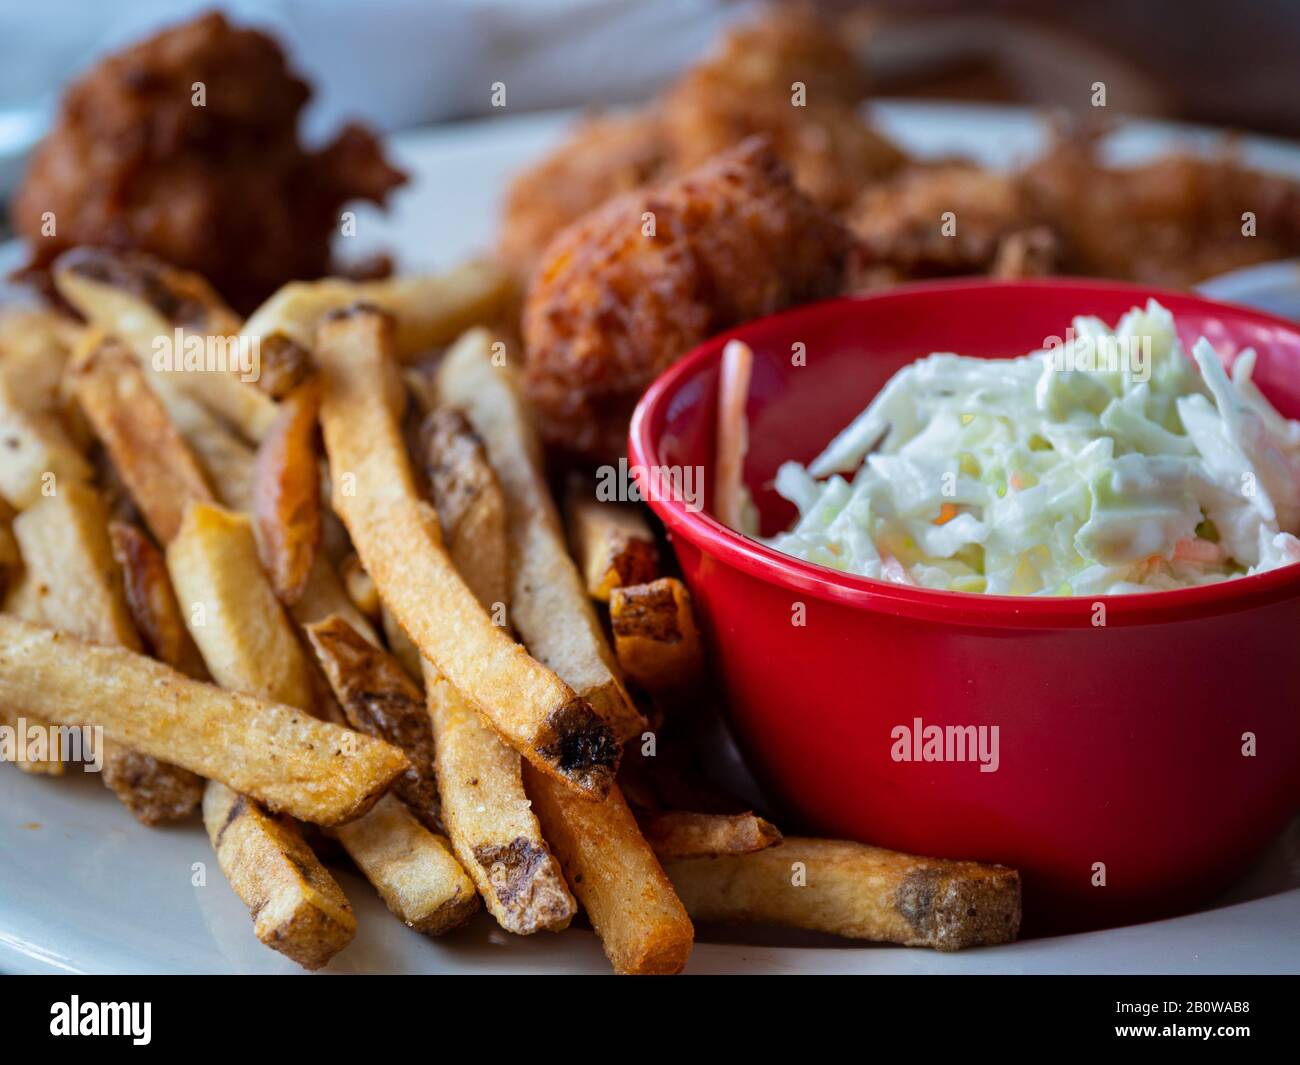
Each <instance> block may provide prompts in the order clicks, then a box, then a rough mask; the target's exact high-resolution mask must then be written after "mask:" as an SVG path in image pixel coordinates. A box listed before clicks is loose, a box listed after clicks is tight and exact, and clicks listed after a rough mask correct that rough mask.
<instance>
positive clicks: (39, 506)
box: [14, 484, 203, 825]
mask: <svg viewBox="0 0 1300 1065" xmlns="http://www.w3.org/2000/svg"><path fill="white" fill-rule="evenodd" d="M14 531H15V535H16V536H17V537H18V541H19V543H20V544H21V546H22V550H23V557H24V558H25V559H26V561H27V572H28V576H29V578H30V579H31V580H32V581H34V582H36V586H37V588H38V591H40V592H41V593H43V594H41V596H40V611H41V617H42V620H43V621H44V622H45V624H48V625H52V626H54V627H56V628H58V629H61V630H62V631H64V632H67V633H69V634H70V635H73V636H77V637H79V638H82V639H86V640H94V641H96V642H97V643H101V644H104V645H106V646H117V647H123V648H126V649H127V650H131V651H138V650H140V648H141V643H140V636H139V634H138V633H137V632H136V629H135V625H134V624H133V623H132V620H131V612H130V610H129V609H128V606H127V601H126V596H125V595H124V593H123V588H122V583H121V579H120V577H119V575H118V571H117V565H116V562H115V561H114V558H113V549H112V546H111V544H110V541H109V533H108V510H107V507H106V506H105V504H104V502H103V500H102V499H101V498H100V497H99V494H98V493H97V492H96V491H95V490H94V489H93V488H90V487H88V486H87V485H80V484H65V485H63V486H62V488H61V489H60V491H59V492H58V493H57V494H56V495H53V496H47V497H45V498H43V499H41V501H40V502H39V503H36V504H34V505H33V506H31V507H29V508H28V509H27V510H25V511H24V512H23V513H22V514H20V515H19V516H18V517H17V518H16V519H15V520H14ZM103 757H104V770H103V773H102V774H101V776H102V779H103V782H104V785H105V786H106V787H107V788H109V789H110V790H111V791H112V792H113V794H115V795H116V796H117V797H118V798H119V799H120V800H121V801H122V803H123V805H124V806H126V808H127V809H128V810H130V811H131V813H132V815H133V816H134V817H135V819H136V820H137V821H139V822H141V823H142V824H145V825H158V824H163V823H165V822H168V821H178V820H181V819H183V818H186V817H189V816H190V815H191V814H193V813H194V811H195V810H196V809H197V808H198V804H199V799H200V797H201V796H202V793H203V783H202V781H200V780H199V778H198V777H197V776H195V775H194V774H193V773H191V772H189V771H188V770H185V769H182V768H180V767H179V766H174V765H168V764H167V763H166V762H165V761H163V760H161V759H159V758H156V757H151V756H150V755H148V754H144V753H141V752H138V751H132V750H130V749H128V748H127V747H126V746H124V745H122V744H121V743H118V742H114V741H113V740H112V739H111V738H108V739H106V740H105V742H104V749H103Z"/></svg>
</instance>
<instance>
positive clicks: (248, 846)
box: [203, 781, 357, 969]
mask: <svg viewBox="0 0 1300 1065" xmlns="http://www.w3.org/2000/svg"><path fill="white" fill-rule="evenodd" d="M203 824H204V827H205V828H206V829H207V831H208V839H209V840H211V842H212V849H213V850H214V851H216V853H217V862H218V864H220V866H221V869H222V872H224V873H225V874H226V878H227V879H228V880H229V881H230V886H231V887H232V888H234V889H235V894H237V895H238V896H239V897H240V898H241V899H243V900H244V904H245V905H246V906H247V907H248V909H249V912H250V913H252V915H253V932H254V934H255V935H256V936H257V938H258V939H259V940H261V941H262V942H263V943H265V944H266V945H267V946H268V947H271V948H273V949H274V950H278V951H279V952H280V953H281V954H284V955H285V956H286V957H289V958H292V959H293V960H294V961H296V962H297V963H298V964H299V965H301V966H303V967H304V968H307V969H319V968H320V967H321V966H322V965H325V964H326V963H327V962H328V961H329V960H330V958H332V957H333V956H334V955H335V954H337V953H338V952H339V951H340V950H342V949H343V948H344V947H346V946H347V945H348V944H349V943H350V942H351V941H352V937H353V936H355V935H356V931H357V919H356V915H355V914H353V912H352V907H351V905H349V903H348V900H347V896H346V895H344V894H343V890H342V889H341V888H340V887H339V886H338V884H337V883H336V882H335V880H334V878H333V877H332V876H330V874H329V873H328V872H327V871H326V869H325V867H324V866H323V865H321V863H320V861H319V859H317V857H316V855H315V854H313V853H312V851H311V848H310V847H308V846H307V844H306V842H304V840H303V838H302V834H301V833H300V832H299V831H298V828H297V827H296V826H295V825H293V824H292V823H291V822H289V821H286V820H284V819H282V818H278V817H275V816H272V815H271V814H268V813H267V812H266V811H265V810H263V809H261V808H260V807H258V805H257V803H255V802H252V801H251V800H249V799H248V798H247V797H245V796H243V795H240V794H237V793H236V792H234V791H232V790H231V789H230V788H228V787H226V786H225V785H224V784H221V783H218V782H216V781H209V782H208V787H207V790H206V791H205V792H204V795H203Z"/></svg>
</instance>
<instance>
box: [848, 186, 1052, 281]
mask: <svg viewBox="0 0 1300 1065" xmlns="http://www.w3.org/2000/svg"><path fill="white" fill-rule="evenodd" d="M845 221H846V222H847V223H848V225H849V228H850V229H852V230H853V234H854V236H856V237H857V238H858V242H859V247H858V249H857V251H856V253H855V261H854V264H853V274H854V277H853V282H852V287H854V288H859V289H862V288H876V287H880V286H881V285H885V284H891V283H894V282H897V281H901V280H911V279H916V278H926V277H945V276H955V275H961V274H995V275H997V276H1000V277H1025V276H1032V275H1037V274H1045V273H1051V272H1052V271H1053V270H1054V269H1055V268H1056V265H1057V260H1058V257H1059V254H1058V253H1059V249H1058V243H1059V242H1058V241H1057V239H1056V237H1055V235H1054V233H1053V232H1052V230H1051V229H1050V228H1049V227H1047V226H1046V225H1045V224H1044V220H1043V219H1042V218H1041V217H1038V216H1037V215H1036V214H1035V211H1034V208H1033V204H1032V202H1031V198H1030V197H1029V195H1028V194H1027V193H1026V191H1025V189H1024V187H1023V183H1022V182H1021V180H1020V178H1019V176H1018V175H1016V174H1010V173H1002V172H999V171H995V170H986V169H984V168H982V167H978V166H976V165H974V164H973V163H968V162H947V163H941V164H931V165H919V164H918V165H915V166H910V167H908V168H907V169H905V170H903V171H901V172H900V173H898V174H896V175H895V176H893V177H892V178H889V179H888V180H886V181H882V182H880V183H879V184H877V185H875V186H873V187H872V188H870V189H868V190H867V191H866V192H864V193H863V194H862V195H861V196H860V197H859V198H858V200H857V202H856V203H854V205H853V206H852V208H850V209H849V210H848V211H847V212H846V213H845Z"/></svg>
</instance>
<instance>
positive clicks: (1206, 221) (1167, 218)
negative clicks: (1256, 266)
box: [1023, 136, 1300, 288]
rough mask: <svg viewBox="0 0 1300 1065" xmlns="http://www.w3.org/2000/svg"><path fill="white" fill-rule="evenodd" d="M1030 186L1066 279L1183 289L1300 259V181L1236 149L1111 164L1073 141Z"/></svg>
mask: <svg viewBox="0 0 1300 1065" xmlns="http://www.w3.org/2000/svg"><path fill="white" fill-rule="evenodd" d="M1023 180H1024V183H1025V186H1026V188H1027V190H1028V193H1029V195H1030V196H1031V197H1032V198H1033V202H1034V203H1035V205H1036V209H1037V210H1038V211H1040V212H1041V213H1042V214H1043V216H1045V217H1046V218H1047V219H1049V221H1050V223H1051V225H1052V227H1053V229H1054V230H1055V231H1056V232H1057V233H1058V234H1059V235H1060V238H1061V243H1062V252H1063V254H1062V268H1063V271H1064V272H1066V273H1072V274H1091V275H1096V276H1098V277H1110V278H1118V279H1123V280H1131V281H1139V282H1142V283H1143V284H1151V285H1165V286H1172V287H1179V288H1183V287H1189V286H1191V285H1194V284H1196V283H1197V282H1200V281H1204V280H1205V279H1206V278H1209V277H1213V276H1215V275H1216V274H1220V273H1224V272H1226V271H1229V270H1234V269H1237V268H1239V267H1243V266H1249V265H1251V264H1253V263H1258V262H1267V261H1270V260H1274V259H1288V258H1292V257H1294V256H1295V255H1297V254H1298V253H1300V183H1297V182H1295V181H1294V180H1292V179H1290V178H1286V177H1282V176H1280V175H1276V174H1268V173H1263V172H1260V171H1255V170H1250V169H1248V168H1246V167H1245V166H1243V165H1242V164H1241V161H1240V160H1239V159H1237V158H1235V157H1234V156H1233V154H1232V152H1231V151H1229V150H1224V151H1221V152H1220V154H1218V155H1217V156H1213V157H1209V158H1206V157H1195V156H1191V155H1183V154H1177V153H1175V154H1170V155H1165V156H1161V157H1159V158H1156V159H1153V160H1151V161H1150V162H1146V163H1143V164H1141V165H1138V166H1132V167H1109V166H1106V165H1104V164H1103V163H1102V162H1101V161H1100V159H1099V148H1098V145H1097V143H1096V139H1095V138H1094V137H1087V136H1083V137H1079V136H1076V137H1067V138H1063V139H1058V141H1057V142H1056V144H1055V145H1054V146H1053V148H1052V149H1051V150H1050V151H1048V152H1047V153H1046V154H1045V155H1044V156H1043V157H1042V158H1040V159H1038V160H1037V161H1036V162H1034V163H1032V164H1031V165H1030V166H1029V167H1028V168H1027V169H1026V171H1025V174H1024V179H1023ZM1247 212H1249V216H1250V217H1251V218H1253V220H1254V229H1253V233H1254V235H1247Z"/></svg>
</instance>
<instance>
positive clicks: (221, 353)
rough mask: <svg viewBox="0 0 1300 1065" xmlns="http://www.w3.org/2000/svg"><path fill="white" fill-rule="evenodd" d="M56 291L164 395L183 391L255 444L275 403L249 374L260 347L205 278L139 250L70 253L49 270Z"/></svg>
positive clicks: (78, 250)
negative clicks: (243, 333)
mask: <svg viewBox="0 0 1300 1065" xmlns="http://www.w3.org/2000/svg"><path fill="white" fill-rule="evenodd" d="M53 278H54V284H55V287H56V288H57V289H58V292H59V295H61V296H62V297H63V298H64V299H65V300H66V301H67V302H68V303H69V304H71V305H72V307H73V308H75V309H76V310H77V312H78V313H79V314H81V315H82V316H83V317H84V318H85V319H86V321H87V322H89V323H90V324H91V325H93V326H97V327H98V328H99V329H101V330H103V331H104V332H105V333H109V334H112V335H113V336H115V337H116V338H118V339H119V340H121V341H122V343H123V344H124V345H126V347H127V348H129V349H130V350H131V351H132V352H133V353H134V355H135V357H136V358H137V359H138V360H139V361H140V366H141V367H142V368H143V369H144V370H145V371H146V373H148V375H149V379H150V383H151V384H152V385H153V386H154V387H155V388H157V389H158V390H159V391H160V392H163V393H172V392H180V393H183V394H184V395H186V396H188V397H189V398H190V399H192V400H194V401H196V402H197V403H199V404H202V405H203V406H204V407H205V408H207V409H209V410H211V411H212V412H213V413H214V414H216V415H218V416H219V417H220V418H222V419H223V420H224V421H225V422H227V423H229V424H230V425H231V426H233V427H235V428H236V429H237V430H238V431H239V432H240V433H241V434H243V436H244V439H246V440H248V441H250V442H256V441H257V440H260V439H261V437H262V434H263V433H264V432H265V431H266V429H267V428H268V426H269V425H270V424H271V422H272V420H273V419H274V418H275V403H274V402H273V401H272V400H271V399H270V397H269V396H267V395H266V393H265V392H263V391H262V390H260V389H259V388H257V387H256V386H255V384H254V383H253V382H252V381H249V380H245V379H244V377H245V376H248V375H256V374H258V373H260V358H257V359H255V358H254V355H255V353H256V351H257V350H258V349H255V348H254V347H253V346H252V345H251V344H248V343H246V342H241V339H240V337H239V336H238V333H239V317H238V316H237V315H236V314H235V313H234V312H233V311H232V310H231V309H230V308H229V307H228V306H226V304H225V303H224V301H223V300H222V299H221V297H220V296H219V295H217V293H216V292H215V291H214V290H213V288H212V286H211V285H210V284H208V282H207V280H206V279H205V278H203V277H201V276H200V275H199V274H196V273H193V272H191V271H186V270H180V269H178V268H176V267H174V266H169V265H167V264H166V263H164V262H162V261H160V260H158V259H156V258H154V257H153V256H151V255H146V254H144V253H142V252H129V251H113V250H110V249H107V248H74V249H72V250H71V251H69V252H67V253H65V254H63V255H60V256H59V258H58V260H57V261H56V262H55V264H54V268H53Z"/></svg>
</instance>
